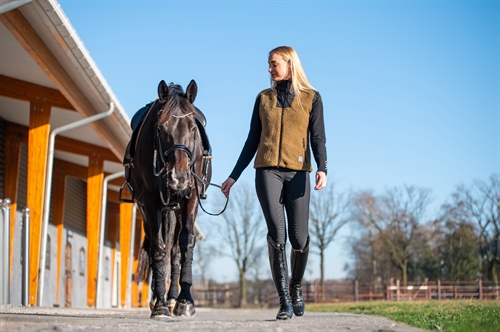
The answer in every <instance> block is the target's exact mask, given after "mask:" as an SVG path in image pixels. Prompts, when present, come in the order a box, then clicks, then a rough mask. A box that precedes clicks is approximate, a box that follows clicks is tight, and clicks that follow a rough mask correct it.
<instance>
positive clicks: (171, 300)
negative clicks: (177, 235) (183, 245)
mask: <svg viewBox="0 0 500 332" xmlns="http://www.w3.org/2000/svg"><path fill="white" fill-rule="evenodd" d="M180 262H181V252H180V250H179V243H178V242H177V241H176V242H175V243H174V246H173V247H172V254H171V265H170V267H171V269H170V288H169V289H168V293H167V301H168V308H169V309H170V312H171V313H172V314H174V308H175V304H176V302H177V297H178V296H179V272H180V270H181V266H180Z"/></svg>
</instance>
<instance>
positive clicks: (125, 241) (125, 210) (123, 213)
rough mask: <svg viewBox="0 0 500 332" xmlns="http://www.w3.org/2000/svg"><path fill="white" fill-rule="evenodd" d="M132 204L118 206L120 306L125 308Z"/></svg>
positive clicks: (128, 280) (128, 278)
mask: <svg viewBox="0 0 500 332" xmlns="http://www.w3.org/2000/svg"><path fill="white" fill-rule="evenodd" d="M133 206H134V205H133V204H132V203H121V204H120V254H121V269H122V270H121V278H120V279H121V285H120V286H121V287H120V288H121V289H120V305H121V306H122V307H125V305H126V304H127V286H128V284H129V282H130V275H129V274H128V265H129V262H130V257H129V253H130V241H131V233H132V209H133Z"/></svg>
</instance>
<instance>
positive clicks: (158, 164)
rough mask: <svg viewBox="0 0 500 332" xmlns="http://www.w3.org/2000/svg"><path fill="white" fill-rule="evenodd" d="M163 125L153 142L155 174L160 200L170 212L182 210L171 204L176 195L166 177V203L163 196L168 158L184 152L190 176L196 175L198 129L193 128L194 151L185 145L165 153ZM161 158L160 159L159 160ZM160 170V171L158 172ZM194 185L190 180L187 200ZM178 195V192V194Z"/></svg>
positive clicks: (159, 127) (157, 128) (171, 148)
mask: <svg viewBox="0 0 500 332" xmlns="http://www.w3.org/2000/svg"><path fill="white" fill-rule="evenodd" d="M189 114H191V113H188V114H184V115H181V116H175V115H172V116H173V117H176V118H183V117H186V116H188V115H189ZM161 128H162V125H161V124H160V125H157V126H156V127H155V131H154V140H153V174H154V175H155V176H156V177H157V178H158V189H159V191H160V199H161V202H162V204H163V206H165V207H166V209H168V210H177V209H179V208H180V205H179V203H173V204H170V198H171V197H172V195H173V194H174V193H172V192H171V190H170V186H168V176H166V177H165V179H166V181H167V200H166V201H165V199H164V196H163V184H162V175H163V174H165V175H166V174H168V172H169V170H168V168H169V163H168V161H167V160H168V156H169V155H170V154H172V153H174V152H175V151H182V152H184V153H186V154H187V156H188V158H189V164H188V170H189V176H191V174H192V173H194V162H195V158H194V157H193V151H196V136H197V135H196V127H195V128H193V133H194V140H193V144H194V146H193V150H191V149H189V148H188V147H187V146H185V145H183V144H173V145H172V147H170V148H169V149H168V150H167V151H165V152H163V148H162V145H161V133H162V129H161ZM158 156H159V158H158ZM158 169H159V170H158ZM192 188H193V185H192V182H191V178H190V179H189V189H188V190H186V189H184V190H183V191H182V192H183V195H184V197H185V198H186V199H190V198H191V194H192V190H191V189H192ZM176 193H178V192H176Z"/></svg>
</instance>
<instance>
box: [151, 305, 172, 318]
mask: <svg viewBox="0 0 500 332" xmlns="http://www.w3.org/2000/svg"><path fill="white" fill-rule="evenodd" d="M151 318H153V319H164V318H173V317H172V315H171V314H170V310H169V309H168V307H164V306H161V307H160V306H159V307H156V308H154V310H153V312H151Z"/></svg>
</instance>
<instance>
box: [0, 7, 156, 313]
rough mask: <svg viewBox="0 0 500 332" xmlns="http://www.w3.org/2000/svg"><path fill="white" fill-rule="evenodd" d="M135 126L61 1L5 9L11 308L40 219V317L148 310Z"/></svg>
mask: <svg viewBox="0 0 500 332" xmlns="http://www.w3.org/2000/svg"><path fill="white" fill-rule="evenodd" d="M99 115H100V119H98V120H95V121H92V122H89V123H87V124H84V125H79V126H76V127H75V128H72V129H68V130H65V131H62V130H61V129H62V128H68V127H64V126H69V127H71V126H72V125H70V124H75V125H76V124H80V123H81V121H83V120H84V119H91V118H92V117H94V118H95V117H96V116H97V117H99ZM129 123H130V119H129V117H128V116H127V114H126V113H125V111H124V110H123V107H122V106H121V105H120V102H119V101H118V100H117V98H116V96H115V95H114V94H113V92H112V90H111V88H110V87H109V86H108V84H107V83H106V80H105V79H104V77H103V76H102V74H101V72H100V71H99V69H98V68H97V66H96V64H95V63H94V62H93V60H92V58H91V57H90V55H89V53H88V51H87V50H86V49H85V47H84V45H83V42H82V41H81V40H80V38H79V37H78V35H77V33H76V31H75V30H74V29H73V27H72V26H71V24H70V22H69V19H68V18H67V17H66V15H65V14H64V12H63V11H62V9H61V7H60V6H59V4H58V3H57V2H56V1H49V0H14V1H12V0H10V1H9V0H2V1H0V198H1V199H3V200H4V202H5V199H6V198H9V199H10V201H11V204H10V253H9V264H10V276H9V277H10V303H11V304H13V305H19V304H21V302H22V299H21V294H22V285H21V279H22V264H23V257H22V255H21V243H22V239H21V234H22V226H23V225H22V221H23V212H24V214H25V215H24V216H25V217H26V214H27V212H28V210H26V209H25V208H26V207H28V208H29V220H30V227H29V229H28V233H29V250H28V253H27V258H26V259H27V260H28V259H29V269H28V271H29V279H28V286H29V287H28V301H29V305H39V306H40V305H41V306H68V307H89V306H90V307H130V306H146V305H147V299H148V296H147V294H148V285H142V284H140V285H138V284H136V283H135V282H133V281H132V273H133V271H135V268H136V265H137V257H136V255H137V254H136V253H138V252H139V246H140V243H141V239H142V238H143V231H142V216H141V214H140V212H139V210H136V209H135V208H134V204H132V203H124V202H119V200H118V190H119V188H120V186H121V185H122V184H123V182H124V178H123V175H122V174H121V172H123V167H122V164H121V162H122V157H123V155H124V151H125V147H126V145H127V143H128V141H129V138H130V136H131V129H130V126H129ZM59 130H61V131H60V132H59ZM47 193H50V197H46V196H48V195H47ZM0 241H1V240H0ZM99 261H100V264H99ZM42 265H43V266H42Z"/></svg>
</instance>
